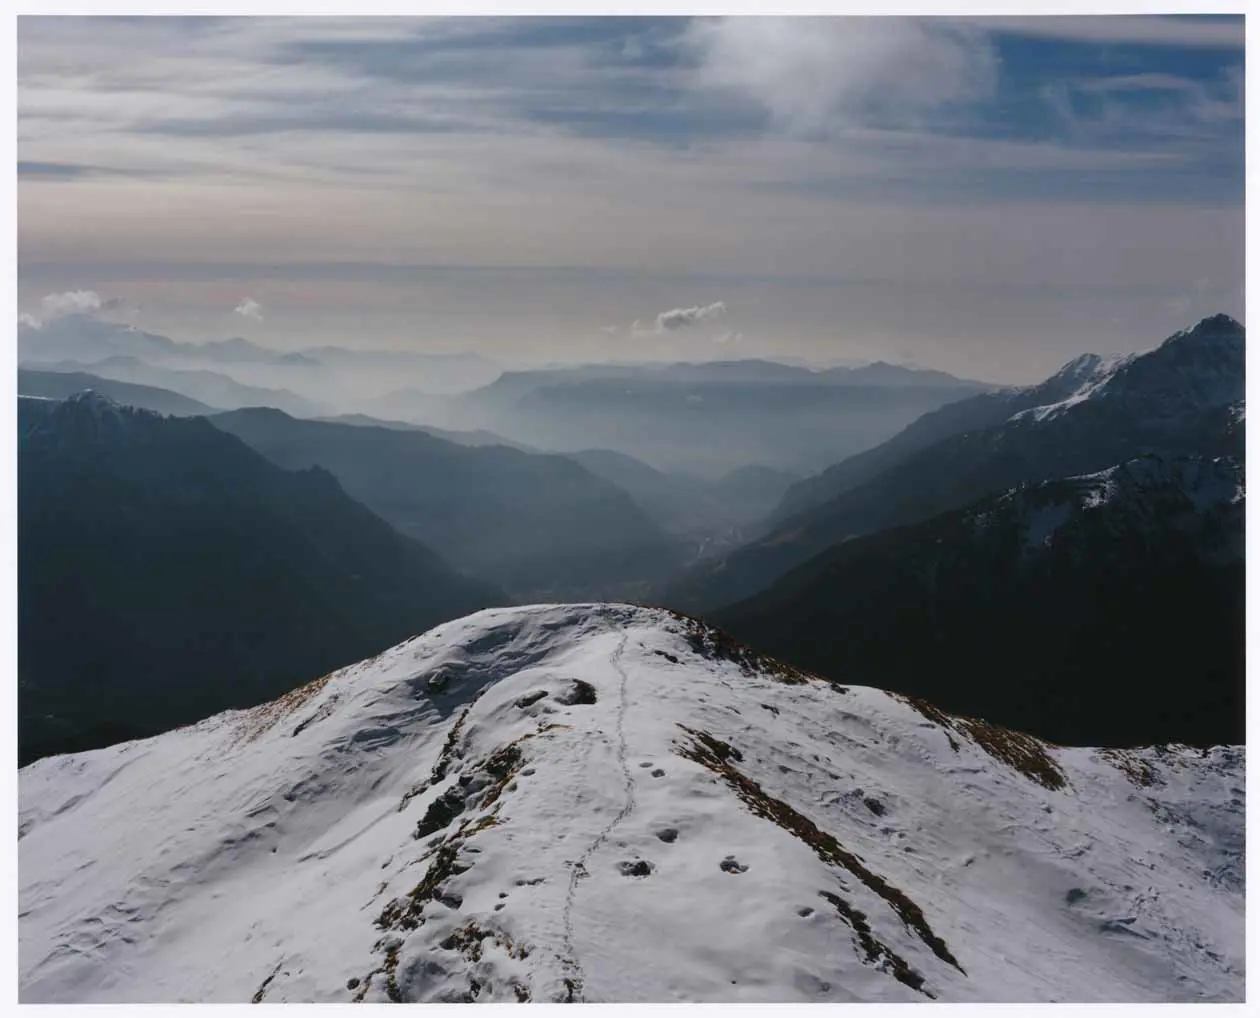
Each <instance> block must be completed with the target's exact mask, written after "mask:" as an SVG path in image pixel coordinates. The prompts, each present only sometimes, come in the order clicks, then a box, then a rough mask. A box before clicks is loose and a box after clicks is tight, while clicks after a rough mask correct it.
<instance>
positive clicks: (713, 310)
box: [633, 300, 726, 336]
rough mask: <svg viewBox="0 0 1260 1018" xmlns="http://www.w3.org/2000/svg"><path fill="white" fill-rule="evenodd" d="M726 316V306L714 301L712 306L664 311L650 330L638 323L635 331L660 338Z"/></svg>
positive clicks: (634, 327) (705, 305)
mask: <svg viewBox="0 0 1260 1018" xmlns="http://www.w3.org/2000/svg"><path fill="white" fill-rule="evenodd" d="M724 314H726V304H725V303H724V302H723V301H720V300H718V301H714V302H713V303H712V304H703V305H698V306H696V307H693V308H674V309H673V310H672V311H662V312H661V313H660V314H659V315H657V316H656V321H655V322H654V323H653V325H652V327H651V328H650V329H644V328H643V326H642V325H641V324H640V323H639V322H638V321H636V322H635V323H634V326H633V331H635V332H646V333H648V334H651V335H657V336H660V335H664V334H665V333H667V332H676V331H677V330H679V329H687V328H690V327H691V326H693V325H697V324H699V323H700V322H707V321H709V320H711V319H714V318H720V317H721V316H722V315H724Z"/></svg>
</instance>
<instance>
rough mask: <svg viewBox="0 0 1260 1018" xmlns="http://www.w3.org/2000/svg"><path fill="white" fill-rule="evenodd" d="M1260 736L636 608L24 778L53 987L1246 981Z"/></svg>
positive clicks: (902, 993) (1117, 995) (906, 988)
mask: <svg viewBox="0 0 1260 1018" xmlns="http://www.w3.org/2000/svg"><path fill="white" fill-rule="evenodd" d="M1243 783H1244V751H1243V749H1242V747H1218V748H1214V749H1210V750H1205V751H1196V750H1189V749H1186V748H1184V747H1166V748H1159V749H1139V750H1129V751H1106V750H1097V749H1066V748H1062V747H1057V746H1050V745H1047V744H1045V743H1043V742H1040V741H1038V740H1037V739H1034V738H1031V737H1029V736H1025V735H1020V734H1018V733H1015V732H1011V731H1008V730H1005V729H1001V728H998V727H995V726H993V725H991V724H987V723H985V722H983V721H979V720H976V719H970V718H964V717H956V716H952V715H949V714H946V713H944V712H942V711H940V710H938V709H936V708H934V707H932V706H931V705H930V704H928V703H926V702H924V701H918V700H912V699H909V698H906V697H900V696H896V695H893V694H889V693H885V692H882V691H880V690H878V689H874V688H869V687H863V686H856V685H855V686H837V685H833V684H830V683H827V682H822V681H819V680H816V679H813V678H812V677H810V676H807V675H804V674H802V673H800V672H797V671H795V670H794V669H791V668H789V667H786V666H783V665H781V664H778V663H777V662H775V661H773V660H772V659H769V658H765V657H762V656H760V655H757V654H754V653H752V652H749V651H747V650H746V649H743V648H740V647H739V646H738V645H736V644H734V643H733V642H731V641H730V640H729V639H728V638H726V637H724V636H723V635H722V634H720V633H717V632H715V631H712V630H709V629H707V628H706V627H703V626H701V625H699V624H697V623H695V622H692V621H690V620H687V619H683V618H681V617H678V616H674V615H671V614H669V613H666V612H663V611H659V610H649V609H643V608H633V607H629V606H618V605H559V606H557V605H551V606H536V607H530V608H514V609H503V610H497V611H488V612H482V613H480V614H477V615H473V616H471V617H469V618H465V619H461V620H459V621H457V622H451V623H447V624H444V625H442V626H440V627H438V628H437V629H434V630H432V631H430V632H428V633H426V634H424V635H423V636H420V637H418V638H415V639H412V640H409V641H407V642H406V643H403V644H401V645H399V646H397V647H395V648H393V649H392V650H390V651H387V652H385V653H383V654H380V655H378V656H377V657H376V658H374V659H372V660H371V661H365V662H362V663H361V664H358V665H355V666H352V667H350V668H347V669H344V670H342V671H340V672H338V673H336V674H334V675H332V676H330V677H326V678H324V679H321V680H319V681H316V682H313V683H311V684H309V685H307V686H304V687H302V688H300V689H297V690H294V691H293V692H292V693H291V694H289V695H288V696H286V697H284V698H282V699H280V700H277V701H275V702H274V703H271V704H268V705H265V706H262V707H259V708H256V709H254V710H249V711H238V712H232V713H228V714H222V715H219V716H217V717H215V718H212V719H208V720H206V721H204V722H202V723H201V724H198V725H196V726H193V727H190V728H185V729H181V730H179V731H174V732H168V733H166V734H164V735H161V736H158V737H157V738H154V739H149V740H144V741H140V742H132V743H129V744H126V745H122V746H114V747H110V748H109V749H105V750H101V751H98V752H95V753H86V754H80V755H76V756H67V757H57V758H53V759H47V760H41V761H39V762H37V763H35V764H33V765H32V766H30V767H26V768H24V769H23V770H21V771H20V772H19V774H18V806H19V811H18V837H19V841H18V874H19V889H18V895H17V897H18V901H17V907H18V926H17V929H18V935H17V940H18V962H19V971H18V986H19V996H20V999H21V1001H22V1002H23V1003H34V1002H37V1001H47V1002H52V1001H61V1002H76V1003H77V1002H86V1001H115V1002H126V1003H132V1004H134V1003H139V1002H142V1001H154V1002H156V1001H163V1002H176V1001H190V1002H191V1001H198V1002H238V1003H239V1002H245V1001H250V1000H253V1001H255V1002H262V1003H280V1002H285V1001H289V1002H295V1001H327V1002H350V1001H353V1000H365V1001H372V1002H374V1001H382V1002H383V1001H391V1000H392V1001H428V1002H437V1001H469V1000H476V1001H509V1002H515V1001H529V1000H532V1001H538V1002H543V1001H553V1002H560V1001H591V1002H595V1001H605V1002H623V1003H633V1002H667V1001H674V1002H676V1001H711V1002H722V1003H726V1002H762V1003H767V1002H770V1003H780V1002H814V1003H817V1002H855V1001H868V1002H912V1001H920V1002H927V1001H930V1000H936V1001H941V1002H949V1001H960V1002H961V1001H968V1002H976V1001H1018V1002H1021V1003H1023V1002H1029V1001H1124V1002H1130V1003H1133V1002H1146V1003H1149V1002H1156V1001H1237V1002H1241V1001H1242V999H1243V994H1244V957H1245V955H1244V905H1245V894H1244V873H1243V868H1244V806H1243Z"/></svg>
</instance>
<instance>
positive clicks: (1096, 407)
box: [657, 315, 1246, 611]
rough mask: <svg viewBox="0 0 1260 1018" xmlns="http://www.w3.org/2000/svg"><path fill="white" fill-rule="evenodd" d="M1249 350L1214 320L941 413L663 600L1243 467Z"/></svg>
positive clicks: (1224, 321)
mask: <svg viewBox="0 0 1260 1018" xmlns="http://www.w3.org/2000/svg"><path fill="white" fill-rule="evenodd" d="M1245 347H1246V333H1245V330H1244V329H1243V327H1242V326H1241V325H1240V324H1239V323H1238V322H1236V321H1234V320H1233V319H1232V318H1229V317H1228V316H1226V315H1216V316H1213V317H1211V318H1205V319H1204V320H1203V321H1201V322H1199V324H1198V325H1196V326H1195V327H1194V328H1192V329H1186V330H1183V331H1182V332H1178V333H1176V334H1174V335H1172V336H1170V337H1169V338H1168V339H1167V340H1165V341H1164V342H1163V343H1161V344H1160V345H1159V346H1158V347H1156V348H1155V349H1153V350H1151V351H1149V352H1147V353H1144V354H1140V355H1134V356H1131V357H1123V358H1115V359H1111V360H1104V359H1103V358H1101V357H1097V356H1095V355H1092V354H1090V355H1086V356H1084V357H1079V358H1077V359H1076V360H1074V361H1072V362H1070V363H1069V364H1067V365H1065V366H1064V367H1063V368H1062V369H1061V370H1060V371H1059V372H1058V373H1056V374H1055V375H1054V376H1053V377H1051V378H1049V379H1047V380H1046V381H1045V382H1043V383H1041V384H1040V385H1038V386H1034V387H1032V388H1030V389H1022V390H1007V391H1006V392H1004V393H986V394H982V395H981V396H976V397H973V398H971V399H968V400H964V401H961V402H959V403H956V404H953V405H949V406H945V407H942V408H941V409H940V410H939V411H937V412H936V413H935V414H934V415H929V416H924V417H922V418H920V419H919V420H918V421H916V422H915V423H914V424H912V425H911V426H910V427H908V428H906V429H905V430H904V431H903V432H902V433H901V434H899V435H897V436H895V437H894V438H892V439H890V440H889V441H888V442H887V443H885V444H884V445H882V446H876V447H874V448H871V449H868V450H867V451H866V452H865V453H861V454H859V455H858V456H855V457H853V458H852V460H851V461H844V462H842V463H839V464H837V465H836V466H834V467H833V468H831V469H829V470H827V471H825V472H824V473H822V474H820V475H818V476H816V477H814V478H810V479H807V480H806V481H803V482H801V483H800V484H797V485H794V486H793V487H792V488H789V489H788V491H787V493H786V494H785V495H784V499H783V503H782V505H781V507H780V509H779V510H776V512H775V513H774V514H772V516H771V519H770V521H769V523H768V526H767V527H766V528H765V530H764V531H763V532H762V533H761V534H759V535H758V536H757V537H756V539H755V540H752V541H750V542H749V543H747V544H745V545H743V546H742V547H740V548H737V549H735V550H734V551H732V552H730V553H729V554H727V555H725V556H722V557H717V558H714V559H712V560H709V561H706V562H702V563H700V564H698V565H697V566H695V567H693V568H692V569H691V570H689V571H688V572H687V573H685V574H683V576H681V577H680V578H679V579H678V580H677V581H676V582H674V583H673V584H672V585H670V586H669V587H667V588H666V589H665V590H664V591H662V592H661V593H660V594H659V596H658V598H657V600H659V601H661V602H663V603H666V604H669V605H671V606H672V607H676V608H682V609H684V610H687V611H693V610H695V611H699V610H711V609H714V608H718V607H722V606H727V605H731V604H734V603H736V602H738V601H742V600H744V599H745V598H748V597H751V596H753V595H754V594H756V593H757V592H759V591H761V590H764V589H766V588H768V587H769V586H770V584H771V583H773V582H774V581H775V580H777V579H778V578H779V577H781V576H783V575H784V574H786V573H787V572H788V570H790V569H792V568H793V567H795V566H798V565H800V564H801V563H804V562H806V561H808V560H809V559H811V558H813V557H814V556H815V555H818V554H820V553H821V552H823V551H825V550H826V549H827V548H829V547H833V546H835V545H837V544H839V543H840V542H841V541H844V540H847V539H849V538H852V537H855V536H860V535H863V534H869V533H872V532H875V531H879V530H883V529H885V528H888V527H896V526H903V525H906V524H914V523H919V522H921V521H923V520H926V519H929V518H931V517H932V516H934V515H936V514H938V513H942V512H946V511H948V510H951V509H957V508H961V507H962V506H965V505H968V504H969V503H972V502H974V501H976V500H978V499H980V498H983V497H985V496H986V495H991V494H997V493H999V492H1002V491H1005V490H1006V489H1008V488H1012V487H1015V486H1017V485H1020V484H1036V483H1039V482H1042V481H1049V480H1053V479H1055V478H1062V477H1070V476H1073V475H1077V474H1085V473H1091V472H1095V471H1098V470H1105V469H1107V468H1108V467H1110V466H1114V465H1115V464H1117V463H1122V462H1124V461H1126V460H1129V459H1132V458H1134V457H1136V456H1142V455H1146V454H1155V455H1160V456H1165V457H1177V456H1205V457H1208V458H1213V457H1217V456H1232V457H1235V458H1237V459H1240V460H1241V459H1242V455H1243V429H1242V428H1241V427H1239V426H1237V418H1238V414H1239V412H1240V408H1241V406H1242V401H1243V400H1244V398H1245V392H1244V389H1245V384H1244V382H1245V373H1244V361H1245Z"/></svg>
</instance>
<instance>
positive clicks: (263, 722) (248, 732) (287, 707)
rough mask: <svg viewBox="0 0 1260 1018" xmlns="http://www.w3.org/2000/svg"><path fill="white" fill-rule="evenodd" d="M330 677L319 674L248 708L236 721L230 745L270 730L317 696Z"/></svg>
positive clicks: (254, 737) (236, 744)
mask: <svg viewBox="0 0 1260 1018" xmlns="http://www.w3.org/2000/svg"><path fill="white" fill-rule="evenodd" d="M331 678H332V672H329V673H328V674H327V675H321V676H320V677H319V678H318V679H315V680H314V681H312V682H308V683H307V684H306V685H305V686H298V688H297V689H291V690H289V692H287V693H285V694H284V696H282V697H280V698H279V699H276V700H272V701H271V702H270V703H264V704H262V705H260V706H258V707H254V708H252V709H251V710H249V711H248V712H247V713H246V714H245V716H244V717H243V718H241V719H240V721H239V722H238V727H237V730H236V739H235V740H234V741H233V743H232V746H233V748H235V747H236V746H242V745H245V744H246V743H250V742H253V741H254V740H255V739H258V738H259V737H260V736H262V735H263V734H264V733H266V732H268V731H270V730H271V729H272V728H273V727H274V726H275V725H276V724H277V723H279V722H280V721H281V720H283V719H284V718H286V717H288V716H289V715H290V714H292V713H293V712H294V711H296V710H298V709H299V708H300V707H301V706H302V705H303V704H305V703H307V702H309V701H310V700H312V699H314V698H315V697H316V696H318V695H319V694H320V693H321V692H322V691H323V688H324V687H325V686H326V685H328V680H329V679H331Z"/></svg>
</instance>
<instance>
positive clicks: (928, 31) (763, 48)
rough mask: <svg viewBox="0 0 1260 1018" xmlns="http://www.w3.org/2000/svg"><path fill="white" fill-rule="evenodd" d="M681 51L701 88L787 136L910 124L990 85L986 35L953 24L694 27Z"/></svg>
mask: <svg viewBox="0 0 1260 1018" xmlns="http://www.w3.org/2000/svg"><path fill="white" fill-rule="evenodd" d="M685 41H686V43H687V45H689V47H690V48H691V49H692V50H693V51H694V52H695V53H696V54H697V56H698V57H699V61H700V63H699V67H698V69H697V71H696V80H697V82H698V83H699V84H701V85H706V86H709V87H713V88H720V89H726V90H730V91H734V92H738V93H742V94H744V95H745V96H747V97H749V98H751V99H753V100H755V101H756V102H758V103H760V104H761V105H762V106H764V107H765V108H766V109H767V110H768V111H769V112H770V114H771V115H772V116H773V117H774V119H775V120H776V122H778V123H779V124H780V125H781V126H784V127H786V128H788V129H789V130H792V131H795V132H804V133H813V132H817V131H820V130H825V129H827V128H834V127H842V126H853V125H860V124H862V123H866V122H868V121H869V120H870V119H872V118H874V117H878V118H880V119H882V120H885V121H887V120H893V121H896V122H906V121H911V122H913V121H917V120H919V119H920V118H921V117H922V116H923V115H925V114H928V113H931V112H933V111H936V110H939V109H940V108H941V107H944V106H948V105H951V104H954V103H960V102H966V101H971V100H975V99H979V98H983V97H985V96H987V95H988V94H989V93H990V92H991V91H992V90H993V88H994V84H995V81H996V73H995V68H996V59H995V57H994V55H993V52H992V49H991V48H990V45H989V43H988V42H987V40H986V39H985V37H984V35H983V34H982V33H981V32H979V31H977V30H975V29H973V28H971V27H969V26H967V25H966V24H962V23H955V22H951V23H944V22H935V21H917V20H913V19H903V18H822V19H819V18H792V17H787V18H760V17H731V18H716V19H699V20H697V21H695V22H694V23H693V24H692V26H691V27H690V29H689V30H688V32H687V35H686V37H685Z"/></svg>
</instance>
